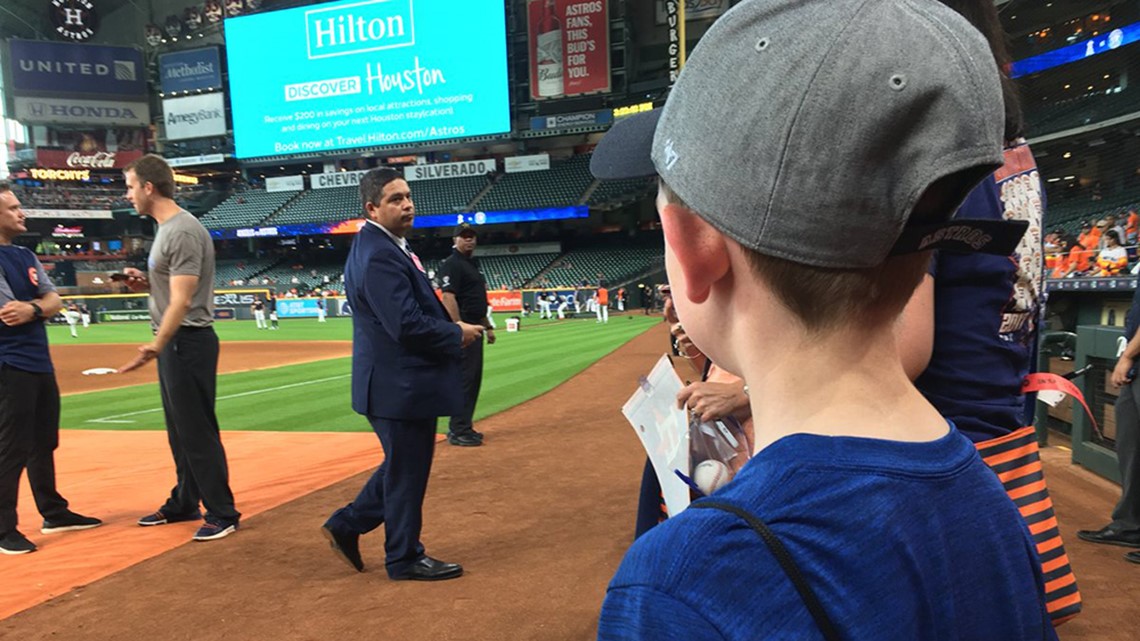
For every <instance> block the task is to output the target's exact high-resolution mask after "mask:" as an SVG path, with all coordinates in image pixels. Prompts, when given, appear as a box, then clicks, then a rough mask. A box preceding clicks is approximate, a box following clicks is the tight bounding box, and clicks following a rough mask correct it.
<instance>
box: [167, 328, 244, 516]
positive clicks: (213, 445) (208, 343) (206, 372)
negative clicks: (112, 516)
mask: <svg viewBox="0 0 1140 641" xmlns="http://www.w3.org/2000/svg"><path fill="white" fill-rule="evenodd" d="M217 382H218V335H217V334H215V333H214V328H212V327H182V328H180V329H179V330H178V333H177V334H175V335H174V338H172V339H171V340H170V343H169V344H168V345H167V346H166V347H165V348H163V350H162V352H161V353H160V354H159V355H158V383H159V388H160V389H161V390H162V408H163V410H164V411H165V414H166V435H167V438H168V439H169V440H170V452H171V454H173V455H174V467H175V470H176V471H177V474H178V484H177V485H175V486H174V489H172V490H171V491H170V498H168V499H167V500H166V504H165V505H163V506H162V511H163V512H164V513H166V514H193V513H195V512H197V511H198V502H199V501H201V503H202V504H203V505H205V506H206V516H207V517H212V518H214V519H218V520H221V521H226V522H233V523H236V522H237V521H238V519H240V518H241V514H240V513H239V512H238V511H237V510H236V509H234V495H233V492H231V491H230V480H229V477H230V472H229V467H228V465H227V464H226V450H225V448H223V447H222V437H221V433H220V432H219V430H218V418H217V416H216V415H215V414H214V400H215V398H216V396H217Z"/></svg>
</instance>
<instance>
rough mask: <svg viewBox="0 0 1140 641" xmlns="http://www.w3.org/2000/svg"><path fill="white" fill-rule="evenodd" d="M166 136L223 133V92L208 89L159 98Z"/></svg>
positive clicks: (199, 136)
mask: <svg viewBox="0 0 1140 641" xmlns="http://www.w3.org/2000/svg"><path fill="white" fill-rule="evenodd" d="M162 112H163V122H164V123H165V124H166V139H167V140H184V139H186V138H205V137H209V136H224V135H225V134H226V105H225V98H224V95H223V94H220V93H208V94H202V95H197V96H186V97H185V98H171V99H170V100H163V101H162Z"/></svg>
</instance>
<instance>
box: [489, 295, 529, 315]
mask: <svg viewBox="0 0 1140 641" xmlns="http://www.w3.org/2000/svg"><path fill="white" fill-rule="evenodd" d="M487 304H488V305H490V306H491V307H494V308H495V311H496V312H519V311H522V305H523V296H522V292H520V291H514V290H509V291H508V290H495V291H493V292H487Z"/></svg>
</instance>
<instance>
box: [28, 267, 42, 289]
mask: <svg viewBox="0 0 1140 641" xmlns="http://www.w3.org/2000/svg"><path fill="white" fill-rule="evenodd" d="M28 280H30V281H32V284H33V285H35V286H36V287H39V286H40V274H39V272H37V271H36V268H35V267H29V268H28Z"/></svg>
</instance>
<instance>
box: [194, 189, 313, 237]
mask: <svg viewBox="0 0 1140 641" xmlns="http://www.w3.org/2000/svg"><path fill="white" fill-rule="evenodd" d="M296 196H297V192H293V191H279V192H266V191H261V190H257V189H250V190H247V191H242V192H238V193H235V194H234V195H232V196H230V197H229V198H227V199H226V200H225V202H223V203H222V204H220V205H218V206H217V207H215V208H213V209H211V210H210V211H209V213H207V214H206V215H204V216H202V224H203V225H205V226H206V228H207V229H224V228H232V227H256V226H258V225H260V224H261V223H262V221H264V220H266V219H267V218H269V217H270V216H271V215H273V213H274V212H276V211H277V210H278V209H280V208H281V206H282V205H284V204H285V203H287V202H289V201H290V200H291V199H293V198H295V197H296Z"/></svg>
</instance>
